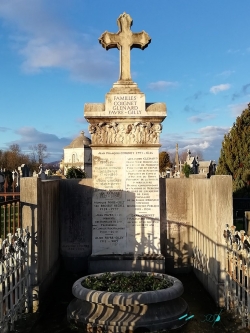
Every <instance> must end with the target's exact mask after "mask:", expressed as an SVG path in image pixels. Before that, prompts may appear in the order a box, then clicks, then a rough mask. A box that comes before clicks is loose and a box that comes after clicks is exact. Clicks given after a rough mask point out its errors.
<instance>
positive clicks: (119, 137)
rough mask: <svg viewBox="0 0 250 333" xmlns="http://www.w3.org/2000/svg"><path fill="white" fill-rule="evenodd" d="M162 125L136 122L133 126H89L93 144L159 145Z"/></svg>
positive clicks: (113, 123) (120, 124)
mask: <svg viewBox="0 0 250 333" xmlns="http://www.w3.org/2000/svg"><path fill="white" fill-rule="evenodd" d="M161 130H162V126H161V124H158V123H157V124H153V123H151V122H145V123H143V122H135V123H133V124H130V123H129V124H127V123H116V122H110V123H107V122H102V123H99V124H91V125H89V133H90V134H91V140H92V144H94V145H95V144H102V145H108V144H116V145H131V144H136V145H138V144H159V136H160V133H161Z"/></svg>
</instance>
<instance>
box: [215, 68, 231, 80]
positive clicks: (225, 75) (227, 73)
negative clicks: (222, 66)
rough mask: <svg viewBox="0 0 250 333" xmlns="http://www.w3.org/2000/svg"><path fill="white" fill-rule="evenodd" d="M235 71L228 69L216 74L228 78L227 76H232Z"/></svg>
mask: <svg viewBox="0 0 250 333" xmlns="http://www.w3.org/2000/svg"><path fill="white" fill-rule="evenodd" d="M233 73H235V71H231V70H227V71H223V72H221V73H219V74H217V75H216V76H220V77H224V78H226V77H229V76H231V75H232V74H233Z"/></svg>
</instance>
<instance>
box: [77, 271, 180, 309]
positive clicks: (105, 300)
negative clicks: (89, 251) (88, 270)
mask: <svg viewBox="0 0 250 333" xmlns="http://www.w3.org/2000/svg"><path fill="white" fill-rule="evenodd" d="M134 273H135V272H134V271H133V272H132V271H121V272H114V273H111V274H112V275H116V274H124V275H126V276H129V275H131V274H134ZM140 273H141V274H144V275H152V273H147V272H143V273H142V272H140ZM102 274H103V273H99V274H92V275H88V276H85V277H82V278H80V279H78V280H77V281H76V282H75V283H74V284H73V287H72V293H73V295H74V296H75V297H76V298H78V299H81V300H84V301H88V302H92V303H98V304H112V305H124V306H128V305H136V304H150V303H159V302H165V301H170V300H173V299H176V298H178V297H180V296H181V295H182V294H183V291H184V288H183V285H182V283H181V281H180V280H178V279H176V278H175V277H173V276H170V275H166V274H160V273H154V277H155V278H163V277H166V278H169V279H170V280H171V281H172V282H173V286H171V287H169V288H166V289H161V290H155V291H146V292H133V293H118V292H106V291H98V290H90V289H87V288H84V287H83V286H82V282H83V281H84V280H85V279H87V278H88V277H89V276H91V277H99V276H101V275H102Z"/></svg>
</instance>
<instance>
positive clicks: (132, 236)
mask: <svg viewBox="0 0 250 333" xmlns="http://www.w3.org/2000/svg"><path fill="white" fill-rule="evenodd" d="M117 24H118V27H119V31H118V33H110V32H107V31H105V32H104V33H103V34H102V36H101V37H100V39H99V42H100V43H101V44H102V46H103V47H104V48H105V49H107V50H108V49H110V48H118V49H119V50H120V74H119V80H118V81H117V82H116V83H114V85H113V87H112V88H111V90H110V91H109V92H108V93H107V94H106V97H105V103H89V104H85V106H84V116H85V118H86V120H87V121H88V122H89V132H90V134H91V139H92V145H91V148H92V165H93V175H92V177H93V187H94V193H93V202H92V255H91V256H90V259H89V272H90V273H96V272H102V271H107V270H110V271H115V270H146V271H150V270H152V271H153V270H155V271H162V272H164V257H163V256H162V255H161V251H160V209H159V147H160V142H159V139H160V133H161V129H162V126H161V122H162V121H163V120H164V119H165V117H166V105H165V104H164V103H145V94H144V93H142V92H141V91H140V89H139V88H138V86H137V84H136V83H135V82H133V81H132V78H131V72H130V50H131V49H132V48H141V49H142V50H143V49H144V48H146V47H147V45H148V44H149V43H150V41H151V39H150V37H149V35H148V34H147V33H146V32H145V31H142V32H139V33H133V32H132V31H131V26H132V18H131V17H130V15H128V14H126V13H123V14H122V15H120V16H119V18H118V20H117Z"/></svg>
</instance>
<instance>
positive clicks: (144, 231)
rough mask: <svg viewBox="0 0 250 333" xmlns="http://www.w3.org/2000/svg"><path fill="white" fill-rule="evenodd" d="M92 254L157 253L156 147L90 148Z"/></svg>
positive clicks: (158, 238)
mask: <svg viewBox="0 0 250 333" xmlns="http://www.w3.org/2000/svg"><path fill="white" fill-rule="evenodd" d="M93 170H94V174H93V178H94V196H93V230H92V231H93V239H92V254H94V255H101V254H134V253H135V254H145V253H147V254H159V253H160V225H159V174H158V149H157V148H156V149H152V148H151V149H150V150H147V149H136V150H135V149H129V148H126V149H125V148H124V149H121V148H119V149H105V150H104V149H95V150H94V151H93Z"/></svg>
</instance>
